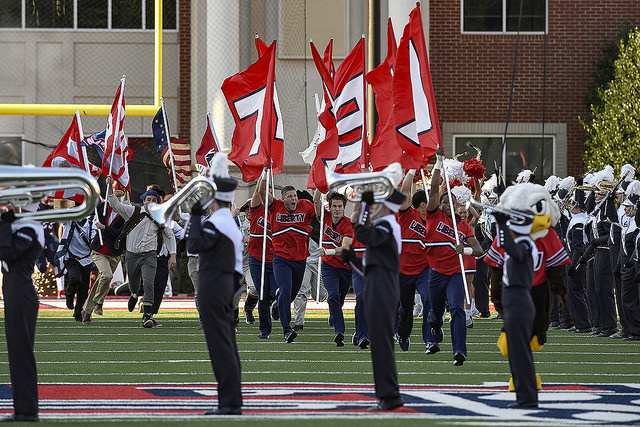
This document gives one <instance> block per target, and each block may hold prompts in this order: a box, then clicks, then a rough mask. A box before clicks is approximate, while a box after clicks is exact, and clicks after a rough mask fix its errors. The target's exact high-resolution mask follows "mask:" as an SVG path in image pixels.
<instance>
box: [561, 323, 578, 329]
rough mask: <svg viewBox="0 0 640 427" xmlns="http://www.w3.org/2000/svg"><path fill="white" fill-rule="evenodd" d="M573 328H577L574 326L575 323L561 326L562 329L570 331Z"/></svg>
mask: <svg viewBox="0 0 640 427" xmlns="http://www.w3.org/2000/svg"><path fill="white" fill-rule="evenodd" d="M571 328H575V325H574V324H573V322H568V323H561V324H560V329H565V330H570V329H571Z"/></svg>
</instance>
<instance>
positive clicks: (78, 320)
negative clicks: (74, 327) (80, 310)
mask: <svg viewBox="0 0 640 427" xmlns="http://www.w3.org/2000/svg"><path fill="white" fill-rule="evenodd" d="M73 318H74V319H76V322H80V323H82V314H74V315H73Z"/></svg>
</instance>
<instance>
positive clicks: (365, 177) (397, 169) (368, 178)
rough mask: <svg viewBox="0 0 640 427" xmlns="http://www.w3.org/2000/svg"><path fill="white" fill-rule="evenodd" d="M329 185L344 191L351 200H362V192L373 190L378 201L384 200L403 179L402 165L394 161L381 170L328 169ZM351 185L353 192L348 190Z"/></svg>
mask: <svg viewBox="0 0 640 427" xmlns="http://www.w3.org/2000/svg"><path fill="white" fill-rule="evenodd" d="M326 174H327V185H328V186H329V188H330V189H331V190H332V191H336V192H340V193H344V194H345V196H346V197H347V200H349V201H350V202H360V201H361V200H362V194H363V193H365V192H367V191H371V192H373V200H374V201H375V202H376V203H380V202H383V201H384V200H385V199H386V198H387V197H389V196H390V195H391V193H393V189H394V188H395V187H396V186H397V184H398V183H399V181H400V180H401V179H402V167H401V166H400V164H399V163H392V164H391V165H389V166H387V167H386V168H385V169H384V170H383V171H380V172H363V173H344V174H343V173H336V172H331V171H330V170H328V169H327V170H326ZM349 187H351V189H352V190H353V193H351V192H349V191H346V190H347V189H348V188H349Z"/></svg>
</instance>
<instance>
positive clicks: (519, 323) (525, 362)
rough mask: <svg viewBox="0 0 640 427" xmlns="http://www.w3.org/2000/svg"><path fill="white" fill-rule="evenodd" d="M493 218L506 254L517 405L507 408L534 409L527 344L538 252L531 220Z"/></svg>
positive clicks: (507, 325)
mask: <svg viewBox="0 0 640 427" xmlns="http://www.w3.org/2000/svg"><path fill="white" fill-rule="evenodd" d="M494 216H495V218H496V221H497V222H498V236H497V239H498V240H499V244H500V246H501V247H503V248H504V249H505V252H506V255H507V256H505V261H504V267H503V271H504V273H503V277H502V284H503V287H502V305H503V316H504V330H505V332H506V334H507V345H508V348H509V368H510V369H511V376H512V377H513V383H514V386H515V390H516V402H515V403H512V404H510V405H508V407H509V408H520V407H537V406H538V390H537V387H536V371H535V367H534V365H533V354H532V353H531V346H530V344H529V341H530V340H531V335H532V333H533V319H534V317H535V307H534V305H533V299H532V298H531V285H532V283H533V273H534V270H533V259H534V257H536V256H537V252H538V250H537V248H536V244H535V243H534V242H533V240H531V238H530V237H529V235H528V233H527V231H526V228H527V227H529V230H530V229H531V225H532V221H531V220H529V224H526V223H525V224H519V225H512V224H510V225H509V226H507V220H508V217H507V215H505V214H503V213H500V212H496V213H494ZM512 233H513V235H512Z"/></svg>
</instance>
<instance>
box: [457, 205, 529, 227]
mask: <svg viewBox="0 0 640 427" xmlns="http://www.w3.org/2000/svg"><path fill="white" fill-rule="evenodd" d="M469 206H473V207H474V208H477V209H486V210H487V212H488V213H491V212H499V213H501V214H504V215H507V216H508V217H509V219H510V220H511V221H513V222H514V223H516V224H524V223H525V222H527V220H529V221H531V220H533V218H534V215H532V214H530V213H527V212H521V211H516V210H511V209H505V208H501V207H499V206H496V205H487V204H485V203H482V202H478V201H477V200H474V199H471V200H469V201H468V202H467V203H465V207H466V208H467V209H469Z"/></svg>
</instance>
